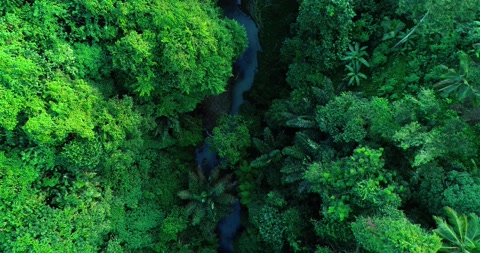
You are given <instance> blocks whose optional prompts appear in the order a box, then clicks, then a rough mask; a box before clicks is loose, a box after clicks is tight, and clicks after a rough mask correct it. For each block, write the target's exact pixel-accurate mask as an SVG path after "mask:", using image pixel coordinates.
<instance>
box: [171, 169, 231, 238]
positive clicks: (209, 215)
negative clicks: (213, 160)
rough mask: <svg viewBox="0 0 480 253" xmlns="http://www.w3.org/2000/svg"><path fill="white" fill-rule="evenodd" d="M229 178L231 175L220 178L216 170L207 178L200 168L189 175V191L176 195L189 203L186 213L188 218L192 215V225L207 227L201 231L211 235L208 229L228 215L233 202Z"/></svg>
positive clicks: (218, 171)
mask: <svg viewBox="0 0 480 253" xmlns="http://www.w3.org/2000/svg"><path fill="white" fill-rule="evenodd" d="M231 178H232V175H231V174H229V175H226V176H224V177H222V178H220V170H219V169H218V168H216V169H214V170H212V171H211V174H210V175H209V176H208V178H207V177H206V176H205V175H204V172H203V171H202V169H201V168H200V167H197V169H196V170H195V171H191V172H190V173H189V189H188V190H183V191H180V192H178V194H177V195H178V197H180V198H181V199H183V200H188V201H189V203H188V205H187V206H186V212H187V214H188V215H189V216H190V215H192V217H191V218H192V225H194V226H197V225H202V226H205V225H207V228H205V229H202V231H205V232H206V233H211V232H213V230H209V229H211V228H212V227H214V226H215V224H216V223H217V222H218V221H219V220H220V218H222V217H223V216H225V215H226V214H228V212H229V210H230V208H231V205H232V204H233V202H234V201H235V197H234V196H233V195H232V194H231V190H232V189H233V184H232V182H230V181H231Z"/></svg>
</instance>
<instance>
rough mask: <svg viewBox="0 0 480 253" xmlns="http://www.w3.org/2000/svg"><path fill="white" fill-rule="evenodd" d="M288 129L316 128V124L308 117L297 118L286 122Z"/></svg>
mask: <svg viewBox="0 0 480 253" xmlns="http://www.w3.org/2000/svg"><path fill="white" fill-rule="evenodd" d="M286 125H287V126H288V127H295V128H316V127H318V123H317V122H316V121H315V119H314V118H313V117H310V116H298V117H296V118H294V119H291V120H288V121H287V122H286Z"/></svg>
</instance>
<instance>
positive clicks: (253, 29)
mask: <svg viewBox="0 0 480 253" xmlns="http://www.w3.org/2000/svg"><path fill="white" fill-rule="evenodd" d="M238 4H240V1H238V2H237V0H223V1H221V2H220V3H219V5H220V6H221V7H222V8H223V9H224V11H225V15H226V16H227V17H228V18H231V19H234V20H236V21H237V22H238V23H240V24H241V25H242V26H243V27H245V30H246V32H247V38H248V47H247V49H246V50H245V51H244V52H243V54H242V55H241V56H240V57H239V58H238V59H237V61H236V62H235V65H236V67H237V69H238V72H239V73H238V76H239V77H238V78H237V80H236V81H235V83H234V84H233V90H232V98H231V102H232V107H231V110H230V115H236V114H238V113H239V111H240V106H241V105H242V104H243V103H244V99H243V93H244V92H246V91H248V90H250V88H251V87H252V85H253V81H254V77H255V73H256V72H257V68H258V62H257V52H259V51H261V50H262V49H261V46H260V42H259V39H258V28H257V25H256V24H255V22H254V21H253V20H252V19H251V18H250V17H249V16H248V15H247V14H245V13H244V12H243V11H242V10H241V9H240V8H239V6H238ZM195 159H196V161H197V163H198V164H199V166H200V167H201V168H202V169H203V170H204V172H205V174H207V175H208V174H210V171H211V170H212V169H213V168H214V167H215V166H217V165H218V164H219V161H218V156H217V154H216V153H215V152H212V151H211V150H210V149H209V147H208V145H207V144H204V146H203V147H202V148H201V149H199V150H197V152H196V155H195ZM240 212H241V208H240V202H239V201H238V200H237V201H236V202H235V203H234V204H233V212H232V213H231V214H230V215H227V216H225V217H224V218H222V219H221V220H220V222H219V223H218V225H217V231H218V235H219V249H218V252H221V253H233V252H234V250H233V248H234V247H233V239H234V237H235V235H236V234H237V232H238V230H239V228H240V214H241V213H240Z"/></svg>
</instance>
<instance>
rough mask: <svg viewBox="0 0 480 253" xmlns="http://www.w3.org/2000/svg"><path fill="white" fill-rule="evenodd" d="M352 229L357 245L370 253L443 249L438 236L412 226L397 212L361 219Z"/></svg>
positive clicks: (358, 219)
mask: <svg viewBox="0 0 480 253" xmlns="http://www.w3.org/2000/svg"><path fill="white" fill-rule="evenodd" d="M392 212H393V213H392ZM351 226H352V231H353V233H354V235H355V239H356V240H357V242H358V243H359V244H360V245H361V246H362V247H363V248H364V249H366V250H368V251H369V252H378V253H380V252H382V253H383V252H385V253H393V252H412V253H413V252H424V253H427V252H432V253H433V252H437V251H438V250H439V249H440V247H441V241H440V238H439V237H437V236H436V235H431V234H428V233H427V232H426V231H425V230H423V229H422V228H420V226H418V225H414V224H412V223H411V222H410V221H409V220H408V219H407V217H405V215H404V214H403V213H402V212H401V211H398V210H392V211H389V213H388V214H386V215H375V216H373V217H359V218H357V219H356V221H355V222H353V223H352V224H351Z"/></svg>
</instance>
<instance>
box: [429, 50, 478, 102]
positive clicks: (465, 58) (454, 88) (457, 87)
mask: <svg viewBox="0 0 480 253" xmlns="http://www.w3.org/2000/svg"><path fill="white" fill-rule="evenodd" d="M459 58H460V69H459V70H458V71H457V70H455V69H452V68H448V67H447V66H445V65H440V67H441V68H442V69H444V70H445V71H446V72H445V73H444V74H442V75H441V76H440V77H441V78H442V79H443V80H441V81H439V82H437V83H436V84H435V85H434V87H437V88H439V89H438V90H439V91H440V92H442V93H443V94H444V95H445V96H448V95H450V94H451V93H454V94H455V95H457V97H458V99H459V100H464V99H466V98H472V99H473V100H475V99H477V96H478V93H479V91H478V88H477V87H476V85H475V84H476V82H477V81H476V78H477V75H478V74H477V73H476V71H474V69H472V68H471V66H472V65H473V61H472V59H471V58H470V56H469V55H468V54H466V53H465V52H463V51H460V53H459Z"/></svg>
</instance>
